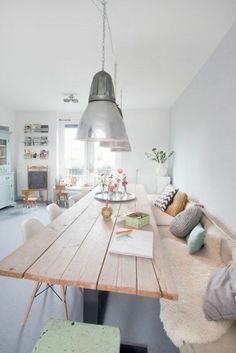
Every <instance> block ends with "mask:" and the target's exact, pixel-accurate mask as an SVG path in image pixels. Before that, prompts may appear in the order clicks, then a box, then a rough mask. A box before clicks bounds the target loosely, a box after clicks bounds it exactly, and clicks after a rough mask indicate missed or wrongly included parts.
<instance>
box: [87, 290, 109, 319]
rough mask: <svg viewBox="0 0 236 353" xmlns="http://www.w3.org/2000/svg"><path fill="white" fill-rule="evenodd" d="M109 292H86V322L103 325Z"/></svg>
mask: <svg viewBox="0 0 236 353" xmlns="http://www.w3.org/2000/svg"><path fill="white" fill-rule="evenodd" d="M108 295H109V292H103V291H96V290H92V289H85V290H84V322H87V323H89V324H100V325H102V323H103V320H104V315H105V310H106V302H107V298H108Z"/></svg>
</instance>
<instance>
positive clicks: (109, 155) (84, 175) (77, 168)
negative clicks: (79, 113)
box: [59, 120, 119, 186]
mask: <svg viewBox="0 0 236 353" xmlns="http://www.w3.org/2000/svg"><path fill="white" fill-rule="evenodd" d="M77 128H78V122H77V121H70V120H69V121H68V120H65V121H63V120H61V121H60V131H59V174H60V179H63V180H64V181H65V183H66V184H67V185H71V186H82V185H84V184H90V185H94V184H96V181H97V178H98V176H99V175H100V174H101V173H112V172H113V171H114V170H115V169H116V167H117V165H119V163H118V160H119V158H118V156H119V153H114V152H110V149H109V148H104V147H100V146H99V142H94V143H93V142H84V141H79V140H75V138H76V133H77Z"/></svg>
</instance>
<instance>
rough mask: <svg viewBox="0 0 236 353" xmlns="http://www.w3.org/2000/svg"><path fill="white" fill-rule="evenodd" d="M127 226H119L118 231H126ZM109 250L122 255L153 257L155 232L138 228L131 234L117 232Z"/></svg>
mask: <svg viewBox="0 0 236 353" xmlns="http://www.w3.org/2000/svg"><path fill="white" fill-rule="evenodd" d="M124 230H126V228H119V229H117V230H116V231H120V232H122V231H124ZM109 252H111V253H114V254H120V255H128V256H137V257H146V258H149V259H152V258H153V232H150V231H145V230H136V229H133V231H132V232H131V233H130V235H129V236H122V237H121V236H119V235H116V234H115V237H114V238H113V241H112V244H111V246H110V249H109Z"/></svg>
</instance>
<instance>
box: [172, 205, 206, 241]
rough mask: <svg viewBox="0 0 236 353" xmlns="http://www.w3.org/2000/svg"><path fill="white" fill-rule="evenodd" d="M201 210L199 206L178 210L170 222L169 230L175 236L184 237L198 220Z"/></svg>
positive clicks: (200, 216)
mask: <svg viewBox="0 0 236 353" xmlns="http://www.w3.org/2000/svg"><path fill="white" fill-rule="evenodd" d="M201 218H202V210H201V208H200V207H190V208H188V209H187V210H185V211H182V212H180V213H179V214H178V215H177V216H176V217H175V218H174V219H173V221H172V222H171V224H170V231H171V233H172V234H174V235H175V236H176V237H179V238H185V237H186V236H187V235H188V234H189V233H190V232H191V230H192V229H193V228H194V227H195V226H196V225H197V224H198V223H199V222H200V220H201Z"/></svg>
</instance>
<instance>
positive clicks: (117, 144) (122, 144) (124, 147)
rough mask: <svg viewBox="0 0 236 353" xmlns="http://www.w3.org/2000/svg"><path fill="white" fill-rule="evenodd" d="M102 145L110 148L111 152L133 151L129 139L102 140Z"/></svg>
mask: <svg viewBox="0 0 236 353" xmlns="http://www.w3.org/2000/svg"><path fill="white" fill-rule="evenodd" d="M100 147H105V148H110V149H111V152H131V146H130V143H129V141H102V142H100Z"/></svg>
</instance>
